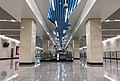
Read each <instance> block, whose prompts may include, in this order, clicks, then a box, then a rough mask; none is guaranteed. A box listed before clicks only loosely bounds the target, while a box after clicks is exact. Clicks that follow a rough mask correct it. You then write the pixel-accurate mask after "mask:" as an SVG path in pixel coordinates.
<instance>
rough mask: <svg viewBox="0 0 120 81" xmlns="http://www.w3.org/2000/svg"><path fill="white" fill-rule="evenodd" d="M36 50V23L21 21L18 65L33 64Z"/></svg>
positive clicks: (30, 20)
mask: <svg viewBox="0 0 120 81" xmlns="http://www.w3.org/2000/svg"><path fill="white" fill-rule="evenodd" d="M35 49H36V23H35V22H34V20H33V19H22V21H21V31H20V63H33V62H34V61H35Z"/></svg>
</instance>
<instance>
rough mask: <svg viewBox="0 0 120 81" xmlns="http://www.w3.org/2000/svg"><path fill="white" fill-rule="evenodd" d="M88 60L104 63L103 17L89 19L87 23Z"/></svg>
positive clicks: (89, 61) (94, 62)
mask: <svg viewBox="0 0 120 81" xmlns="http://www.w3.org/2000/svg"><path fill="white" fill-rule="evenodd" d="M86 42H87V62H88V63H91V64H92V63H93V64H97V63H100V64H101V63H103V54H102V30H101V19H97V18H96V19H89V20H88V21H87V23H86Z"/></svg>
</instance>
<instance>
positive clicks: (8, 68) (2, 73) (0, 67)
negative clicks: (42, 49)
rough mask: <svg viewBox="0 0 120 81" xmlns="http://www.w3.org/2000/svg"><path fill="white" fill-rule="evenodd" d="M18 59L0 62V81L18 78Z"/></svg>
mask: <svg viewBox="0 0 120 81" xmlns="http://www.w3.org/2000/svg"><path fill="white" fill-rule="evenodd" d="M18 69H19V61H18V59H10V60H0V81H9V80H11V79H12V78H15V77H16V76H18Z"/></svg>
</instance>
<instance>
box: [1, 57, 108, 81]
mask: <svg viewBox="0 0 120 81" xmlns="http://www.w3.org/2000/svg"><path fill="white" fill-rule="evenodd" d="M11 72H13V71H11ZM16 75H17V76H13V77H12V79H9V80H8V81H110V80H108V79H106V78H105V77H104V68H103V66H87V64H86V62H85V60H84V59H81V61H79V60H75V61H74V62H41V63H40V64H37V65H25V66H23V65H22V66H20V68H19V70H17V74H16ZM1 81H7V80H1Z"/></svg>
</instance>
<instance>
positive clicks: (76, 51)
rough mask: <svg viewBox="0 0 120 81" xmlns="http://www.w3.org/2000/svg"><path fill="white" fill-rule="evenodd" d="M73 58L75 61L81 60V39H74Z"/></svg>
mask: <svg viewBox="0 0 120 81" xmlns="http://www.w3.org/2000/svg"><path fill="white" fill-rule="evenodd" d="M73 40H74V42H73V58H74V59H79V58H80V52H79V44H80V43H79V38H74V39H73Z"/></svg>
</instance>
